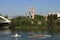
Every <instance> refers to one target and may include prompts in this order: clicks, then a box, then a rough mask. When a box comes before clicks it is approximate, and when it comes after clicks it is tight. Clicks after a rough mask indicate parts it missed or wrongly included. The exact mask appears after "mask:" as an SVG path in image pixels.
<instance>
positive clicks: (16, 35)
mask: <svg viewBox="0 0 60 40" xmlns="http://www.w3.org/2000/svg"><path fill="white" fill-rule="evenodd" d="M12 37H21V35H18V34H17V33H16V34H15V35H12Z"/></svg>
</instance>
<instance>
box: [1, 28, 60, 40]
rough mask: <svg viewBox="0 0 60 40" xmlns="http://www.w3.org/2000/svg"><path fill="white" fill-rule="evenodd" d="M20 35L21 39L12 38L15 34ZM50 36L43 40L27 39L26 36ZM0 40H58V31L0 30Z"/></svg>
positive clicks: (37, 39) (59, 32)
mask: <svg viewBox="0 0 60 40" xmlns="http://www.w3.org/2000/svg"><path fill="white" fill-rule="evenodd" d="M16 33H17V34H18V35H21V37H17V39H16V37H12V35H15V34H16ZM41 34H45V35H51V36H50V37H49V36H47V37H45V38H43V37H41V38H38V37H35V38H29V37H28V36H31V35H41ZM0 40H60V30H40V31H30V32H23V31H18V30H9V29H5V30H0Z"/></svg>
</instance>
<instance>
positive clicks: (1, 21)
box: [0, 16, 11, 26]
mask: <svg viewBox="0 0 60 40" xmlns="http://www.w3.org/2000/svg"><path fill="white" fill-rule="evenodd" d="M0 18H1V19H3V20H0V26H2V25H4V24H10V23H11V21H10V20H8V19H7V18H5V17H4V16H0Z"/></svg>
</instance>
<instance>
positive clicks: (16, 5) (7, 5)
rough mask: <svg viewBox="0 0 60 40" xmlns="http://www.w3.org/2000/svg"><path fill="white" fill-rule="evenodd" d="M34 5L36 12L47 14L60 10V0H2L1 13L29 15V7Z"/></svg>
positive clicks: (0, 4) (0, 3)
mask: <svg viewBox="0 0 60 40" xmlns="http://www.w3.org/2000/svg"><path fill="white" fill-rule="evenodd" d="M32 6H33V7H34V9H35V14H39V15H46V14H48V13H49V12H60V0H0V14H4V15H7V14H8V16H13V15H21V16H24V15H28V11H27V9H28V7H32Z"/></svg>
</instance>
